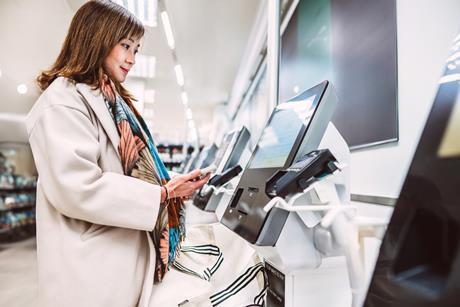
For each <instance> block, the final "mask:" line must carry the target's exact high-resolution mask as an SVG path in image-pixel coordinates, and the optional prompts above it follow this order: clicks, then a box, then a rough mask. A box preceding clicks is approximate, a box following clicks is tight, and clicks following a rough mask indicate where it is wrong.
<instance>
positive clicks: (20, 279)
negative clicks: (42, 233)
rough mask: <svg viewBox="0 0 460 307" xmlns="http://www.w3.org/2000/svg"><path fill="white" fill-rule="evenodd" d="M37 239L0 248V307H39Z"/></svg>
mask: <svg viewBox="0 0 460 307" xmlns="http://www.w3.org/2000/svg"><path fill="white" fill-rule="evenodd" d="M36 253H37V247H36V244H35V238H32V239H28V240H25V241H22V242H19V243H15V244H10V245H8V246H0V306H5V307H31V306H37V292H38V286H37V284H38V282H37V257H36Z"/></svg>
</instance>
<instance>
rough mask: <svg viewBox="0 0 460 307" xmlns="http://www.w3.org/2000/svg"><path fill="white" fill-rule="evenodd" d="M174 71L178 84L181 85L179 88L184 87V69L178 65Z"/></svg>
mask: <svg viewBox="0 0 460 307" xmlns="http://www.w3.org/2000/svg"><path fill="white" fill-rule="evenodd" d="M174 70H175V71H176V79H177V84H179V86H183V85H184V83H185V82H184V73H183V72H182V67H181V66H180V65H179V64H177V65H176V66H174Z"/></svg>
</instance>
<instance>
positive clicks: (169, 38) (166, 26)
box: [161, 11, 176, 49]
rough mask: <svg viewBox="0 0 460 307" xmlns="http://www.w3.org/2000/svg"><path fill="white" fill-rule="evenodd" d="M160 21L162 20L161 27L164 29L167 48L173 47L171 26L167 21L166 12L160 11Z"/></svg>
mask: <svg viewBox="0 0 460 307" xmlns="http://www.w3.org/2000/svg"><path fill="white" fill-rule="evenodd" d="M161 21H162V22H163V29H164V30H165V35H166V40H167V41H168V46H169V48H171V49H174V48H175V46H176V44H175V42H174V35H173V31H172V28H171V23H170V22H169V17H168V13H167V12H166V11H163V12H161Z"/></svg>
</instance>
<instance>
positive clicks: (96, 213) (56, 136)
mask: <svg viewBox="0 0 460 307" xmlns="http://www.w3.org/2000/svg"><path fill="white" fill-rule="evenodd" d="M29 141H30V145H31V148H32V152H33V155H34V159H35V163H36V167H37V170H38V174H39V181H40V185H41V187H42V189H43V191H44V194H45V196H46V197H47V198H48V200H49V201H50V202H51V203H52V204H53V206H54V207H55V208H56V209H57V210H58V211H59V212H61V213H62V214H63V215H65V216H68V217H70V218H75V219H80V220H84V221H88V222H91V223H94V224H100V225H108V226H116V227H124V228H132V229H139V230H152V229H153V228H154V226H155V222H156V219H157V215H158V210H159V206H160V196H161V192H160V191H161V190H160V187H159V186H157V185H153V184H150V183H147V182H144V181H142V180H139V179H136V178H133V177H129V176H125V175H123V174H118V173H114V172H103V171H102V170H101V168H100V167H99V165H98V159H99V157H100V146H99V143H98V135H97V130H96V129H95V128H94V125H93V124H92V122H91V120H90V119H89V117H88V115H87V114H85V113H84V112H83V111H81V110H79V109H77V108H72V107H69V106H66V105H51V106H48V107H47V108H46V109H44V110H42V112H41V114H40V116H39V118H37V120H36V122H35V124H34V126H33V127H32V129H31V130H30V131H29Z"/></svg>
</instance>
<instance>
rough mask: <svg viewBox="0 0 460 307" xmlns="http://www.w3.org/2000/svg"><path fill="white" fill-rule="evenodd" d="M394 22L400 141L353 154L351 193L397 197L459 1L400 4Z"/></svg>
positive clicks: (456, 23)
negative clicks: (396, 23) (395, 30)
mask: <svg viewBox="0 0 460 307" xmlns="http://www.w3.org/2000/svg"><path fill="white" fill-rule="evenodd" d="M397 22H398V25H397V26H398V71H399V72H398V78H399V81H398V87H399V95H398V96H399V101H398V103H399V109H398V111H399V142H398V143H397V144H389V145H385V146H381V147H379V148H374V149H366V150H361V151H357V152H353V153H352V155H351V157H352V159H351V167H352V169H351V171H352V175H351V181H352V184H351V192H352V193H356V194H367V195H377V196H389V197H398V195H399V192H400V189H401V187H402V184H403V183H404V178H405V177H406V172H407V170H408V168H409V167H410V162H411V160H412V156H413V154H414V152H415V149H416V146H417V143H418V140H419V137H420V134H421V132H422V129H423V127H424V125H425V121H426V118H427V116H428V113H429V111H430V108H431V105H432V103H433V99H434V97H435V95H436V92H437V88H438V85H437V82H438V81H439V78H440V76H441V73H442V72H443V70H444V63H445V60H446V59H447V55H448V52H449V48H450V46H451V43H452V41H453V39H454V38H455V36H456V33H457V31H459V30H460V1H459V0H440V1H433V0H398V1H397Z"/></svg>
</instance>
